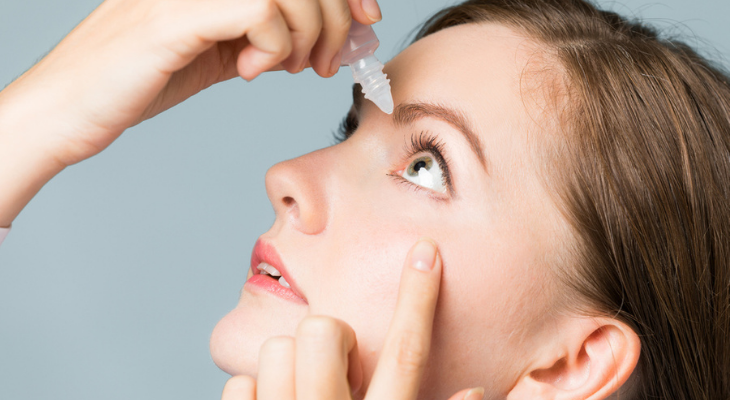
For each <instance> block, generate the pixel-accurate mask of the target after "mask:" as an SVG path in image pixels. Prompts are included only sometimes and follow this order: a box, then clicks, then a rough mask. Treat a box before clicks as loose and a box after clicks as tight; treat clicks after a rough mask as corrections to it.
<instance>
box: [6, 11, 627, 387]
mask: <svg viewBox="0 0 730 400" xmlns="http://www.w3.org/2000/svg"><path fill="white" fill-rule="evenodd" d="M373 16H374V17H373ZM350 18H353V19H356V20H358V21H359V22H361V23H365V24H368V23H372V22H374V21H376V20H378V19H379V18H380V15H379V11H378V10H377V5H376V4H375V3H374V2H372V1H366V0H362V1H358V0H348V1H345V0H320V1H315V0H311V1H287V0H246V1H242V0H206V1H202V0H176V1H168V0H107V1H106V2H104V3H103V4H102V5H101V6H100V7H99V8H98V9H97V10H95V11H94V12H93V13H92V14H91V15H90V16H89V17H87V18H86V19H85V20H84V21H83V22H82V23H81V24H80V25H79V26H78V27H76V29H74V31H73V32H71V33H70V34H69V36H67V37H66V38H65V39H64V40H63V41H62V42H61V43H60V44H59V45H58V46H57V47H56V48H55V49H54V50H53V51H51V52H50V53H49V55H48V56H46V57H45V58H44V59H43V60H41V61H40V62H39V63H38V64H36V65H35V66H34V67H33V68H31V69H30V70H29V71H27V72H26V73H25V74H23V75H22V76H21V77H20V78H19V79H17V80H16V81H15V82H13V83H12V84H11V85H9V86H8V87H7V88H6V89H4V90H3V91H2V92H0V187H2V188H3V190H2V191H0V226H9V225H10V223H11V222H12V221H13V219H14V218H15V216H17V214H18V213H19V212H20V211H21V210H22V209H23V207H24V206H25V205H26V204H27V203H28V201H30V199H31V198H32V197H33V196H34V195H35V193H37V192H38V190H40V188H41V187H42V186H43V185H44V184H45V183H47V182H48V181H49V180H50V179H52V178H53V177H54V176H55V175H56V174H58V173H59V172H60V171H61V170H63V169H64V168H66V167H67V166H69V165H72V164H74V163H77V162H80V161H83V160H85V159H86V158H89V157H91V156H93V155H95V154H97V153H99V152H100V151H102V150H104V149H105V148H106V147H107V146H108V145H109V144H110V143H111V142H112V141H114V140H115V139H116V138H117V137H119V135H121V134H122V132H124V130H125V129H127V128H128V127H130V126H132V125H134V124H137V123H139V122H141V121H143V120H145V119H147V118H150V117H152V116H154V115H156V114H158V113H160V112H162V111H164V110H166V109H167V108H169V107H172V106H174V105H175V104H177V103H179V102H181V101H183V100H185V99H186V98H187V97H189V96H191V95H193V94H195V93H197V92H198V91H200V90H202V89H204V88H206V87H208V86H210V85H212V84H215V83H217V82H221V81H224V80H227V79H231V78H233V77H235V76H237V75H238V76H241V77H243V78H245V79H249V80H250V79H255V78H256V76H258V75H259V74H261V73H263V72H266V71H270V70H281V69H286V70H287V71H289V72H292V73H296V72H299V71H301V70H302V68H304V67H307V66H311V67H312V68H313V69H314V70H315V71H316V72H317V73H318V74H319V75H321V76H323V77H328V76H331V75H332V74H333V73H334V67H333V65H336V64H337V63H336V62H335V63H333V59H335V58H337V53H338V51H339V49H340V48H341V46H342V44H343V43H344V40H345V37H346V34H347V31H348V29H349V25H350ZM140 38H144V40H140ZM534 51H535V46H534V45H533V43H532V42H531V41H529V40H527V39H526V38H524V37H522V36H520V35H519V34H517V33H516V32H514V31H512V30H510V29H508V28H506V27H503V26H498V25H464V26H459V27H455V28H450V29H447V30H444V31H441V32H438V33H436V34H434V35H432V36H429V37H427V38H425V39H423V40H421V41H419V42H418V43H416V44H414V45H412V46H410V47H409V48H408V49H406V50H405V51H404V52H402V53H401V54H400V55H398V56H397V57H396V58H395V59H394V60H392V61H391V62H390V63H388V65H387V69H386V72H387V74H388V75H389V77H390V79H391V85H392V89H393V97H394V102H395V104H396V106H397V107H398V105H401V106H402V105H403V104H409V103H418V102H430V103H436V104H439V105H441V106H446V107H448V108H451V109H456V110H459V111H458V112H459V114H461V115H463V116H465V117H466V119H468V120H469V121H470V122H469V125H470V126H471V129H472V130H473V131H474V133H475V136H476V137H477V138H478V141H479V142H480V143H481V147H482V148H483V149H484V154H483V155H482V156H483V158H484V159H485V160H486V162H485V163H484V165H482V163H481V162H480V156H479V155H475V154H473V153H472V150H473V146H470V145H469V143H467V141H466V140H465V139H464V138H463V137H462V136H461V134H460V133H459V131H458V130H456V128H455V126H453V125H452V124H450V123H447V122H446V121H444V120H442V119H439V118H434V117H428V118H422V119H418V120H414V121H412V122H411V123H409V124H403V123H400V124H397V123H395V120H394V119H393V117H392V116H388V115H386V114H383V113H382V112H380V111H379V110H378V109H377V108H376V107H375V106H374V105H373V104H371V103H369V102H363V104H362V106H361V107H360V108H359V109H358V110H357V114H358V115H357V117H358V119H359V121H360V127H359V129H358V130H357V132H355V134H354V135H353V136H352V137H350V138H349V139H348V140H347V141H345V142H343V143H341V144H339V145H336V146H333V147H330V148H327V149H323V150H320V151H316V152H314V153H310V154H308V155H305V156H302V157H299V158H296V159H294V160H290V161H286V162H283V163H280V164H277V165H276V166H274V167H273V168H271V170H270V171H269V172H268V174H267V177H266V186H267V192H268V194H269V197H270V199H271V202H272V204H273V206H274V208H275V210H276V215H277V218H276V221H275V223H274V225H273V226H272V228H271V229H270V230H269V231H268V232H266V233H265V234H263V235H262V239H264V240H265V241H268V242H269V243H270V244H271V245H273V246H274V247H275V248H276V249H277V250H278V252H279V254H280V256H281V258H282V261H283V263H284V265H286V267H287V270H288V272H289V273H290V275H291V277H292V282H295V283H296V285H297V286H298V287H299V288H300V289H301V290H302V292H303V293H304V295H305V296H306V297H307V300H308V304H298V303H294V302H291V301H284V300H282V299H280V298H278V297H273V296H271V295H269V294H268V293H262V292H258V293H254V292H250V291H248V290H244V291H243V292H242V295H241V299H240V302H239V304H238V305H237V307H236V308H235V309H234V310H233V311H232V312H231V313H230V314H229V315H228V316H226V317H225V318H224V319H223V320H222V321H221V322H220V323H219V324H218V326H217V327H216V329H215V331H214V332H213V335H212V338H211V353H212V355H213V358H214V360H215V361H216V363H217V364H218V365H219V366H220V367H221V368H222V369H224V370H225V371H227V372H229V373H230V374H231V375H234V377H233V378H232V379H231V381H229V384H228V385H227V386H226V389H225V391H224V393H223V396H224V399H225V400H233V399H254V398H256V399H258V400H269V399H277V400H278V399H287V398H290V399H293V398H295V397H294V396H295V395H294V392H293V390H294V389H292V388H294V387H296V398H297V399H298V400H304V399H310V398H311V399H318V400H330V399H332V400H333V399H342V398H347V397H349V396H350V394H348V393H346V392H347V391H349V389H352V390H354V391H355V392H354V393H353V394H352V397H353V398H355V399H360V398H368V399H370V398H372V399H382V398H390V399H394V400H400V399H403V400H405V399H414V398H416V396H419V398H423V399H445V398H448V397H449V396H450V395H452V394H454V393H456V394H455V395H453V396H452V397H451V398H450V400H460V399H464V398H465V396H466V397H467V398H466V400H473V399H472V397H469V395H468V394H467V393H468V391H467V389H464V388H469V387H475V386H485V387H486V388H487V389H486V392H485V396H486V397H487V398H504V397H507V398H513V399H517V398H529V399H538V398H539V399H558V398H559V399H566V400H567V399H590V400H598V399H604V398H606V396H608V395H610V394H611V393H613V392H614V391H615V390H616V389H617V388H618V387H619V386H621V385H622V384H623V383H624V382H625V381H626V380H627V379H628V377H629V376H630V374H631V372H632V371H633V369H634V367H635V365H636V360H637V359H638V354H639V344H638V343H639V340H638V338H637V337H636V335H635V334H633V332H632V331H630V329H629V328H628V327H626V326H625V325H623V324H621V323H620V322H618V321H615V320H612V319H608V318H603V319H600V318H582V317H578V316H573V315H566V314H563V313H558V312H556V310H558V308H556V304H555V302H556V299H557V298H558V296H557V295H556V290H557V286H556V283H555V282H554V280H553V279H552V278H551V274H550V268H549V267H548V266H549V263H550V261H551V260H553V258H554V257H556V253H558V252H559V249H560V248H561V246H562V245H563V243H565V241H566V240H568V235H566V234H565V232H566V229H565V226H564V223H563V221H562V220H561V218H560V216H559V213H558V212H557V210H556V209H555V207H553V205H552V202H551V201H550V198H549V196H548V194H547V192H546V191H545V187H544V186H543V185H542V184H541V182H542V180H541V179H540V178H539V175H538V171H540V168H539V167H538V166H539V165H540V164H539V162H536V160H540V157H539V156H538V157H535V155H536V154H537V155H539V151H538V152H535V150H536V149H539V148H540V144H541V143H543V140H544V138H545V137H547V136H548V135H547V132H545V130H544V129H542V128H541V127H542V126H543V125H542V124H541V123H540V122H539V121H540V119H539V118H536V116H539V115H540V110H541V108H540V107H539V105H538V106H537V107H535V104H532V103H531V102H530V101H525V98H524V97H523V96H522V94H523V93H522V90H521V89H522V83H523V81H522V76H523V75H522V72H523V71H524V70H525V67H526V66H527V65H528V61H529V60H530V59H531V55H532V54H533V53H534ZM77 60H85V62H83V63H78V62H76V61H77ZM475 88H478V90H475ZM537 97H538V98H539V96H537ZM396 113H398V111H396ZM38 115H43V116H44V118H37V116H38ZM548 126H549V125H548ZM421 131H428V132H430V133H431V134H433V135H435V136H437V138H438V141H439V142H441V143H442V145H443V152H444V156H445V158H446V159H447V160H448V169H449V170H450V171H451V180H452V182H453V190H450V191H448V192H447V193H436V192H434V191H432V190H430V189H427V188H422V187H418V186H416V185H414V184H413V183H409V182H407V181H404V180H403V179H400V178H399V175H401V174H402V171H403V170H405V169H406V168H407V167H408V165H409V164H410V163H411V161H412V160H413V157H411V156H412V154H408V153H407V152H406V151H405V150H404V144H406V143H409V142H410V140H411V139H410V138H411V136H412V135H414V134H418V133H419V132H421ZM419 156H421V155H420V154H419ZM424 236H426V237H429V238H431V239H429V240H427V241H426V242H427V243H431V244H432V246H431V249H432V251H431V253H430V254H432V256H430V257H431V258H430V259H431V260H432V261H430V262H429V263H431V262H432V264H433V267H432V268H431V269H430V272H424V271H418V270H416V269H414V268H411V267H412V266H413V265H414V264H413V259H414V256H413V254H415V250H413V251H412V253H411V255H410V256H408V257H406V254H407V253H408V250H409V248H411V247H412V245H413V243H414V242H416V241H417V239H418V238H421V237H424ZM419 243H424V242H423V241H421V242H419ZM434 243H437V244H438V245H435V244H434ZM436 247H438V253H436ZM404 259H405V260H406V262H405V268H404V266H403V260H404ZM421 264H428V263H425V262H422V263H421ZM401 271H402V274H401ZM399 288H400V291H399ZM437 299H438V302H437ZM386 332H387V335H386ZM632 335H633V336H632ZM277 349H278V350H277ZM282 349H283V350H282ZM345 359H347V362H345V361H344V360H345ZM292 371H293V372H292ZM267 377H268V379H265V378H267ZM348 384H349V385H350V386H351V387H349V388H348ZM252 388H253V391H252ZM276 388H280V389H281V388H284V389H286V388H289V393H287V394H286V395H281V393H275V392H274V391H275V389H276ZM267 390H268V392H265V391H267ZM262 391H263V392H262ZM266 393H268V394H266ZM272 393H273V394H272ZM481 393H482V392H481V390H477V391H472V392H471V394H472V395H474V396H476V397H477V398H478V397H480V396H481Z"/></svg>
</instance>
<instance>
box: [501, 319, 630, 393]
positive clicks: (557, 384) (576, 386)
mask: <svg viewBox="0 0 730 400" xmlns="http://www.w3.org/2000/svg"><path fill="white" fill-rule="evenodd" d="M562 322H563V323H561V324H560V326H559V327H558V330H557V331H556V332H554V333H553V334H552V336H551V337H550V338H548V340H546V341H545V344H543V345H542V348H541V349H540V350H539V351H538V354H534V355H533V356H534V362H533V363H531V364H530V366H529V367H528V368H527V370H525V372H524V373H523V375H522V376H521V377H520V378H519V379H518V381H517V382H516V384H515V385H514V386H513V387H512V389H511V390H510V392H509V394H508V396H507V399H509V400H517V399H531V400H535V399H540V400H579V399H580V400H600V399H606V398H607V397H608V396H610V395H611V393H614V392H615V391H617V390H618V389H619V388H620V387H621V385H623V384H624V383H625V382H626V381H627V380H628V379H629V377H630V376H631V373H632V372H633V371H634V369H635V368H636V364H637V362H638V360H639V353H640V352H641V342H640V341H639V337H638V336H637V335H636V333H635V332H634V331H633V329H631V328H630V327H629V326H628V325H626V324H624V323H623V322H621V321H618V320H616V319H613V318H603V317H598V318H589V317H575V316H572V317H566V318H565V319H564V320H563V321H562Z"/></svg>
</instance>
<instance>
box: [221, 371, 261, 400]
mask: <svg viewBox="0 0 730 400" xmlns="http://www.w3.org/2000/svg"><path fill="white" fill-rule="evenodd" d="M255 394H256V380H255V379H254V378H252V377H250V376H248V375H236V376H233V377H231V379H229V380H228V382H226V385H225V386H224V387H223V394H222V395H221V400H236V399H247V398H253V397H252V396H254V395H255Z"/></svg>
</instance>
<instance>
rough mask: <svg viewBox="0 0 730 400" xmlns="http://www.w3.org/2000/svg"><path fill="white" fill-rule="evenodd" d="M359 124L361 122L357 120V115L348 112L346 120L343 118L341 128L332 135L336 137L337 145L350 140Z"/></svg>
mask: <svg viewBox="0 0 730 400" xmlns="http://www.w3.org/2000/svg"><path fill="white" fill-rule="evenodd" d="M359 124H360V121H358V120H357V116H355V113H354V112H352V111H350V112H348V113H347V115H345V118H342V122H340V126H339V128H337V130H336V131H334V132H332V135H333V136H334V137H335V144H340V143H342V142H344V141H345V140H347V139H349V138H350V136H352V134H353V133H355V131H356V130H357V127H358V125H359Z"/></svg>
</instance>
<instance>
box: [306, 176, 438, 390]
mask: <svg viewBox="0 0 730 400" xmlns="http://www.w3.org/2000/svg"><path fill="white" fill-rule="evenodd" d="M385 181H386V182H385V184H384V185H383V186H382V187H377V190H368V191H365V190H363V187H367V185H359V186H358V187H357V188H354V187H353V188H351V189H350V190H349V191H348V193H359V195H358V196H348V198H347V199H340V200H339V201H338V202H337V203H336V204H335V205H334V207H337V209H336V210H335V211H334V214H335V215H337V218H335V219H334V220H333V221H331V224H330V226H329V227H328V231H329V232H331V234H330V235H331V236H328V237H327V238H326V239H325V241H326V242H328V246H327V251H325V253H326V254H327V255H326V256H325V257H326V258H327V261H326V263H325V264H326V266H327V267H326V270H325V269H324V268H325V267H323V269H322V271H323V272H322V273H321V274H320V275H321V280H320V282H319V286H320V288H321V289H320V290H318V291H317V296H316V300H314V299H313V298H312V297H311V296H310V298H309V300H310V309H311V312H312V313H313V314H325V315H331V316H334V317H336V318H340V319H342V320H343V321H345V322H347V323H348V324H349V325H350V326H352V327H353V329H354V330H355V332H356V333H357V340H358V345H359V351H360V355H361V357H362V358H363V368H364V370H365V375H366V376H365V384H367V383H368V382H369V378H370V376H371V374H372V371H373V370H374V368H375V365H376V363H377V359H378V356H379V354H380V351H381V349H382V345H383V342H384V339H385V335H386V333H387V331H388V327H389V325H390V322H391V318H392V316H393V312H394V310H395V305H396V301H397V296H398V288H399V283H400V277H401V273H402V271H403V268H404V265H405V259H406V255H407V253H408V251H409V249H410V248H411V246H412V245H413V244H414V243H415V242H416V241H417V240H418V238H420V237H422V236H430V237H434V235H435V233H436V231H435V230H434V229H432V228H431V227H432V226H437V225H436V224H432V222H431V221H429V218H425V219H424V218H423V215H424V212H423V211H422V210H421V211H419V210H417V209H414V204H416V203H414V201H417V200H419V199H418V197H417V196H414V195H415V193H413V192H411V191H409V190H408V189H405V188H399V187H398V186H397V185H396V184H395V183H394V182H393V181H390V178H386V179H385ZM427 200H428V199H426V200H421V201H424V202H425V201H427ZM423 209H424V210H425V209H426V207H425V206H424V208H423Z"/></svg>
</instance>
